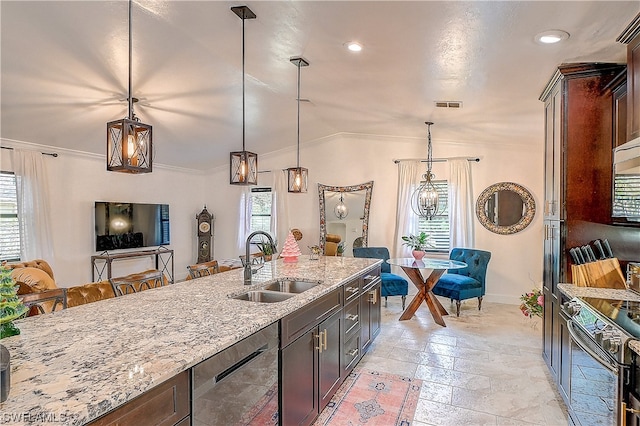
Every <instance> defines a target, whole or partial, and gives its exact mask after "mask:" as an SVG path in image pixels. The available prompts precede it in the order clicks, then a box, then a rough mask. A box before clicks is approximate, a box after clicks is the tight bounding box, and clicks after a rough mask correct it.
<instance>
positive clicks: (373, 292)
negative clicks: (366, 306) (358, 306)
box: [369, 290, 378, 305]
mask: <svg viewBox="0 0 640 426" xmlns="http://www.w3.org/2000/svg"><path fill="white" fill-rule="evenodd" d="M369 294H370V295H371V299H369V302H371V303H373V304H374V305H375V304H376V303H378V291H377V290H371V291H370V292H369Z"/></svg>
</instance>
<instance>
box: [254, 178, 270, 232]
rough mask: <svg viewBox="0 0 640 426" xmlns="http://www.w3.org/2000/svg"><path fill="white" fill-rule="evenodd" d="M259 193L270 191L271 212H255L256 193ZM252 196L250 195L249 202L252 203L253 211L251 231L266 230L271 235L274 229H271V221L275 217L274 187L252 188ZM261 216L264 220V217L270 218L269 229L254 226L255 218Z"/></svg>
mask: <svg viewBox="0 0 640 426" xmlns="http://www.w3.org/2000/svg"><path fill="white" fill-rule="evenodd" d="M258 193H268V194H269V203H270V206H269V213H268V214H267V213H257V214H256V213H255V211H254V208H253V206H254V194H258ZM250 194H251V195H250V197H249V202H250V203H251V205H250V207H251V208H250V211H251V216H250V217H249V232H250V233H251V232H255V231H264V232H267V233H269V235H271V234H272V233H273V232H272V229H271V222H272V219H273V188H271V187H265V186H262V187H255V188H251V192H250ZM254 217H256V218H261V220H264V218H269V225H268V227H267V228H268V229H266V230H265V229H264V228H263V227H260V228H254V226H253V218H254Z"/></svg>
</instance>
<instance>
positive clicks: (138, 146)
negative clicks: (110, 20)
mask: <svg viewBox="0 0 640 426" xmlns="http://www.w3.org/2000/svg"><path fill="white" fill-rule="evenodd" d="M132 46H133V43H132V39H131V0H129V93H128V95H127V102H128V112H129V114H128V116H127V117H126V118H123V119H122V120H116V121H111V122H109V123H107V170H109V171H112V172H124V173H150V172H151V170H152V166H153V139H152V127H151V126H150V125H148V124H143V123H141V122H140V120H139V119H138V117H136V115H135V113H134V111H133V104H134V102H137V101H138V100H137V99H136V98H134V97H133V96H132V94H131V56H132V55H131V52H132Z"/></svg>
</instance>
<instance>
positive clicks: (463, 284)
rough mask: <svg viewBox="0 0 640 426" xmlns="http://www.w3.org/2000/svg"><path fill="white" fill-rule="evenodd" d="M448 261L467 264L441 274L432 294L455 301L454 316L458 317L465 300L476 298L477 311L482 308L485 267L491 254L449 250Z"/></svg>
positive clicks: (467, 250) (473, 250) (481, 251)
mask: <svg viewBox="0 0 640 426" xmlns="http://www.w3.org/2000/svg"><path fill="white" fill-rule="evenodd" d="M449 259H451V260H458V261H460V262H464V263H466V264H467V266H466V267H465V268H461V269H452V270H450V271H449V272H447V273H445V274H442V276H441V277H440V279H439V280H438V282H437V283H436V285H435V286H434V287H433V290H432V291H433V294H436V295H438V296H443V297H448V298H449V299H451V301H452V302H453V301H454V300H455V301H456V316H460V302H461V301H462V300H465V299H471V298H474V297H477V298H478V310H480V309H481V308H482V297H483V296H484V294H485V288H486V276H487V266H488V265H489V260H490V259H491V253H490V252H488V251H484V250H477V249H470V248H459V247H456V248H454V249H452V250H451V253H450V254H449Z"/></svg>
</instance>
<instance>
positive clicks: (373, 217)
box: [2, 134, 543, 303]
mask: <svg viewBox="0 0 640 426" xmlns="http://www.w3.org/2000/svg"><path fill="white" fill-rule="evenodd" d="M434 136H435V135H434ZM540 140H542V138H540ZM12 145H14V146H17V145H16V144H15V143H12ZM18 145H19V144H18ZM27 147H29V148H35V149H41V150H43V151H57V152H59V153H60V156H59V157H58V158H50V157H47V165H48V168H49V169H48V172H49V175H50V176H51V178H50V182H49V191H50V194H51V200H52V206H51V215H52V219H53V228H54V231H53V234H54V235H53V239H54V244H53V246H54V250H55V259H53V260H52V264H53V265H54V268H55V269H54V271H55V274H56V279H57V280H58V281H59V283H60V284H61V285H62V286H73V285H78V284H83V283H86V282H89V281H91V265H90V256H91V255H92V254H95V252H94V241H93V238H94V237H93V233H94V229H93V226H94V225H93V203H94V201H97V200H101V201H128V202H146V203H168V204H169V205H170V212H171V246H170V247H171V248H172V249H174V250H175V271H176V278H177V279H184V277H185V276H186V265H188V264H190V263H193V262H194V261H195V259H196V257H197V256H196V226H195V215H196V214H197V213H198V212H200V210H201V209H202V207H203V205H204V204H206V205H207V208H208V210H209V212H211V213H213V214H214V216H215V223H214V232H215V237H214V253H215V256H214V257H215V258H216V259H229V258H237V256H238V255H239V254H241V253H242V250H241V249H240V247H239V246H238V217H239V201H240V196H241V194H242V192H243V190H244V188H242V187H237V186H231V185H229V176H228V173H229V171H228V166H227V167H220V168H218V169H215V170H212V171H210V172H208V173H200V172H194V171H189V170H183V169H175V168H168V167H162V166H158V165H154V171H153V173H151V174H146V175H127V174H121V173H112V172H107V171H106V169H105V163H104V161H105V160H104V157H102V156H94V155H91V156H90V155H85V154H78V153H73V152H66V151H61V150H59V149H55V148H48V147H39V146H30V145H27ZM6 152H7V151H4V152H3V154H4V155H3V156H2V168H3V170H7V167H8V165H9V164H10V163H9V161H8V160H9V158H8V157H9V156H10V155H6ZM433 153H434V154H433V155H434V157H455V156H473V157H475V156H477V157H480V158H481V161H480V162H479V163H473V164H472V166H471V168H472V174H473V185H474V188H473V189H474V196H475V198H477V196H478V195H479V194H480V193H481V192H482V191H483V190H484V189H485V188H486V187H487V186H489V185H491V184H494V183H497V182H503V181H510V182H515V183H518V184H521V185H523V186H524V187H525V188H527V189H528V190H529V191H530V192H531V193H532V194H533V196H534V199H535V201H536V206H537V210H538V211H537V213H536V215H535V217H534V220H533V223H532V224H531V225H530V226H529V227H528V228H527V229H525V230H524V231H522V232H520V233H518V234H514V235H498V234H493V233H491V232H489V231H488V230H486V229H485V228H484V227H482V225H480V223H479V222H478V221H477V220H476V222H475V226H476V227H475V236H476V247H477V248H480V249H484V250H488V251H490V252H491V253H492V259H491V262H490V264H489V269H488V274H487V300H492V301H500V302H505V303H518V298H519V296H520V295H521V294H522V293H524V292H526V291H528V290H530V289H531V288H532V287H534V286H539V283H540V282H541V280H542V214H541V203H542V197H543V195H542V191H543V188H542V183H543V148H542V145H541V144H540V145H524V144H516V145H510V146H496V145H492V144H491V143H490V141H489V142H488V143H482V141H478V142H477V143H473V144H471V143H453V142H447V141H440V140H438V139H437V136H435V137H434V138H433ZM425 155H426V141H425V140H423V139H406V138H393V137H380V136H367V135H353V134H338V135H335V136H332V137H328V138H325V139H322V140H318V141H312V142H308V143H304V144H302V145H301V153H300V162H301V166H303V167H307V168H308V169H309V192H308V193H306V194H287V197H288V200H289V209H290V211H289V218H290V219H289V222H290V223H289V226H290V227H292V228H299V229H300V230H301V231H302V233H303V235H304V236H303V239H302V241H300V242H299V244H300V247H301V249H302V251H303V253H308V249H307V246H311V245H314V244H317V243H318V241H319V212H318V191H317V184H318V182H320V183H322V184H325V185H340V186H342V185H354V184H359V183H364V182H367V181H370V180H373V181H374V187H373V197H372V203H371V212H370V222H369V245H370V246H378V245H379V246H388V247H391V246H392V245H393V233H394V223H395V214H396V211H395V205H396V193H397V165H396V164H394V163H393V160H394V159H398V158H424V156H425ZM294 164H295V150H294V148H292V149H290V150H284V151H280V152H275V153H271V154H266V155H260V156H259V165H260V167H259V168H260V170H281V169H283V168H286V167H291V166H293V165H294ZM434 172H435V173H436V176H437V177H446V174H447V166H446V163H436V164H434ZM259 176H260V184H264V185H270V184H271V179H272V177H271V173H261V174H260V175H259ZM348 249H349V248H348ZM47 260H48V259H47ZM145 262H146V263H145ZM152 266H153V265H152V263H151V260H148V261H140V260H137V261H121V262H120V263H118V264H117V266H115V267H114V275H118V274H125V273H130V272H135V271H140V270H142V269H143V268H147V267H149V268H150V267H152Z"/></svg>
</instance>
